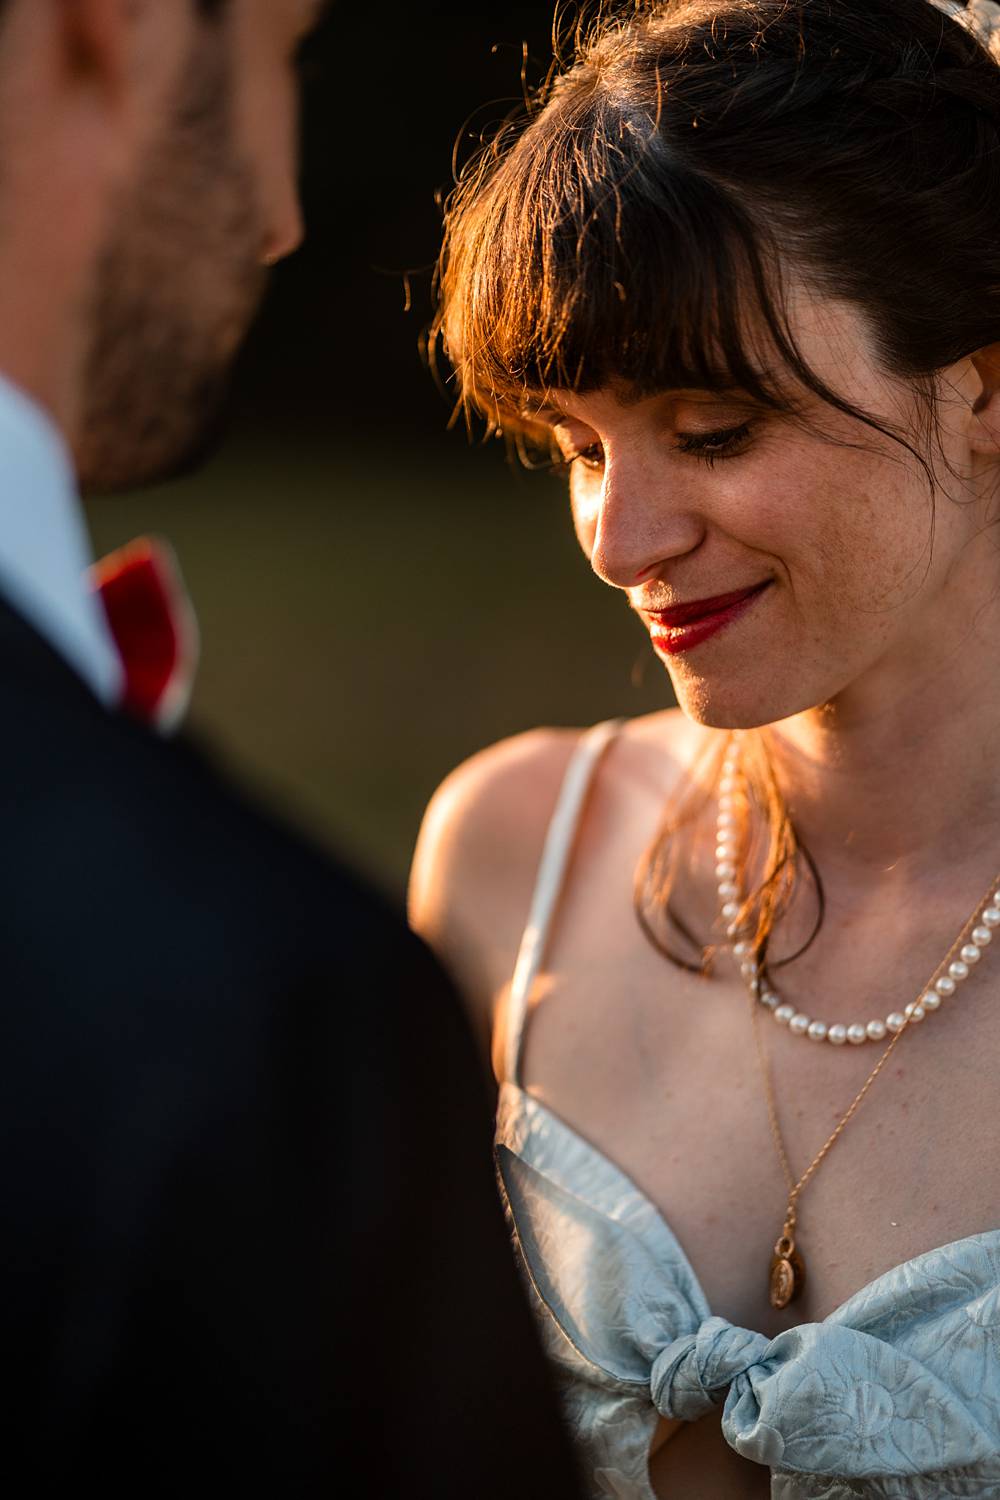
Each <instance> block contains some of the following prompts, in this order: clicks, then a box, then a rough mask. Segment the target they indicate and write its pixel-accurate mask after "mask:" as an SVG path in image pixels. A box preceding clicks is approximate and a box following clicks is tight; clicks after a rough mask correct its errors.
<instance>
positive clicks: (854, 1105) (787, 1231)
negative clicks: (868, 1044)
mask: <svg viewBox="0 0 1000 1500" xmlns="http://www.w3.org/2000/svg"><path fill="white" fill-rule="evenodd" d="M737 754H738V752H735V753H734V750H733V749H732V748H731V749H730V752H729V755H728V757H727V760H726V763H725V765H724V767H723V770H724V772H725V773H727V774H728V776H729V778H730V782H732V778H733V777H734V776H735V774H736V772H737V771H738V769H739V767H738V760H737V758H736V756H737ZM734 790H735V788H734V787H733V786H732V785H730V793H732V792H733V791H734ZM720 836H721V835H720ZM732 852H733V853H734V854H735V852H736V850H735V847H734V848H733V851H732ZM726 879H727V882H728V881H730V880H731V879H732V877H731V876H730V875H729V871H728V869H727V875H726ZM998 887H1000V875H998V876H997V877H996V879H994V880H993V881H991V882H990V886H989V891H988V894H987V896H986V897H984V899H983V900H982V901H979V902H977V903H976V905H975V907H974V908H973V911H972V915H971V916H970V917H969V919H968V921H967V922H966V923H965V926H964V927H963V928H962V930H961V932H960V933H959V934H958V937H957V938H956V939H955V941H954V943H953V944H952V945H951V947H950V948H949V950H948V953H947V954H946V956H945V958H944V960H943V961H942V962H941V963H940V964H938V966H937V967H936V968H935V970H934V974H932V975H931V978H930V980H929V981H928V984H927V986H925V989H924V991H921V995H924V994H925V992H926V990H929V989H930V988H931V986H932V985H933V984H934V979H935V976H936V975H937V974H939V973H940V972H941V971H942V970H946V969H947V967H948V965H949V963H950V962H951V961H952V960H953V959H954V957H955V955H956V954H958V953H959V952H960V951H961V949H962V948H963V946H964V945H965V944H966V942H967V939H968V937H969V934H970V933H971V932H972V930H973V928H975V927H976V924H977V923H978V922H980V921H981V916H982V910H983V907H984V905H989V907H990V909H992V904H993V900H994V897H995V895H996V892H997V888H998ZM720 894H723V893H721V892H720ZM725 894H728V891H727V892H726V893H725ZM730 899H731V898H730ZM728 935H729V936H730V938H735V939H736V940H737V941H738V940H739V932H738V930H733V924H730V928H729V929H728ZM983 946H985V944H984V945H983ZM740 967H741V969H742V971H743V973H744V976H745V978H746V979H747V982H748V984H747V987H748V990H749V993H750V1022H751V1026H752V1027H753V1036H754V1046H755V1049H756V1054H757V1064H758V1067H759V1069H760V1076H761V1082H762V1084H763V1087H764V1101H765V1104H766V1106H767V1120H768V1124H769V1125H770V1128H771V1137H772V1139H773V1141H774V1146H775V1150H776V1152H777V1155H778V1161H779V1162H780V1163H781V1170H782V1172H783V1174H784V1178H785V1183H786V1185H787V1188H788V1206H787V1208H786V1210H785V1221H784V1224H783V1226H782V1230H781V1234H780V1235H779V1236H778V1239H777V1241H776V1242H775V1246H774V1251H773V1253H772V1256H771V1265H770V1270H769V1272H768V1291H769V1295H770V1301H771V1306H772V1307H774V1308H778V1309H781V1308H785V1307H787V1306H788V1304H789V1303H790V1302H792V1301H794V1300H795V1298H796V1297H799V1296H801V1294H802V1291H803V1288H804V1286H805V1279H806V1269H805V1262H804V1260H803V1258H802V1254H801V1252H800V1250H799V1248H798V1245H797V1243H796V1228H797V1225H798V1201H799V1198H800V1196H801V1194H802V1192H803V1190H804V1189H805V1188H806V1187H807V1186H808V1184H809V1183H810V1182H811V1181H812V1179H813V1177H814V1176H815V1175H816V1173H817V1172H818V1171H819V1168H820V1167H821V1166H822V1164H823V1162H824V1161H825V1160H826V1158H827V1156H828V1155H829V1154H830V1152H831V1151H832V1150H833V1148H834V1146H835V1145H836V1143H837V1142H838V1141H839V1139H840V1137H841V1136H842V1135H843V1133H844V1131H845V1130H846V1129H847V1127H848V1125H849V1124H850V1122H851V1121H852V1120H853V1118H854V1116H855V1115H856V1114H857V1112H858V1110H859V1109H860V1107H861V1105H862V1103H863V1102H864V1100H865V1098H866V1097H867V1095H868V1093H869V1091H870V1090H871V1088H872V1086H873V1084H874V1083H875V1080H876V1078H877V1077H878V1076H879V1074H880V1073H881V1072H882V1069H883V1068H884V1067H885V1065H886V1063H887V1062H888V1061H889V1058H890V1057H891V1056H892V1054H893V1053H894V1052H895V1050H896V1048H897V1047H898V1046H899V1044H900V1042H901V1041H902V1040H903V1037H904V1035H905V1034H906V1032H907V1031H908V1030H909V1028H910V1027H911V1026H913V1025H916V1024H917V1022H918V1021H919V1020H920V1019H921V1017H922V1015H923V1010H922V1009H921V1008H920V1003H919V999H918V1000H915V1001H914V1002H913V1003H912V1004H911V1005H908V1006H907V1007H906V1009H905V1011H903V1012H901V1013H900V1015H901V1022H902V1024H901V1025H900V1027H899V1029H898V1030H897V1031H896V1032H895V1034H894V1035H893V1037H892V1039H891V1041H890V1042H889V1044H888V1046H887V1047H886V1048H885V1051H884V1052H883V1053H882V1056H881V1057H880V1058H879V1060H878V1062H877V1063H876V1064H875V1066H874V1068H872V1070H871V1072H870V1073H869V1075H868V1077H867V1078H866V1079H865V1081H864V1083H863V1084H862V1085H861V1088H860V1089H859V1090H858V1092H857V1093H856V1094H855V1096H854V1098H853V1099H852V1100H851V1103H850V1104H849V1105H848V1107H847V1109H846V1110H845V1111H844V1113H843V1114H842V1115H841V1117H840V1119H839V1120H838V1121H837V1124H836V1125H835V1126H834V1128H833V1131H832V1132H831V1134H830V1136H829V1137H828V1139H827V1140H826V1141H825V1142H824V1143H823V1145H822V1146H821V1147H820V1149H819V1151H817V1153H816V1155H815V1156H814V1157H813V1159H812V1161H811V1162H810V1163H809V1165H808V1167H806V1170H805V1171H804V1172H803V1173H802V1176H801V1177H800V1178H798V1180H797V1181H796V1178H795V1173H794V1172H793V1171H792V1165H791V1162H790V1161H789V1157H788V1150H787V1148H786V1146H785V1142H784V1137H783V1136H782V1133H781V1126H780V1124H779V1122H778V1106H777V1101H776V1099H775V1094H774V1084H773V1081H772V1078H771V1068H770V1064H769V1062H768V1057H767V1052H766V1049H765V1046H764V1038H763V1036H762V1035H761V1029H760V1024H759V1015H760V1005H759V998H760V985H759V982H758V972H757V966H756V964H755V963H750V964H749V965H748V964H746V963H745V962H743V963H741V964H740ZM952 989H954V986H952Z"/></svg>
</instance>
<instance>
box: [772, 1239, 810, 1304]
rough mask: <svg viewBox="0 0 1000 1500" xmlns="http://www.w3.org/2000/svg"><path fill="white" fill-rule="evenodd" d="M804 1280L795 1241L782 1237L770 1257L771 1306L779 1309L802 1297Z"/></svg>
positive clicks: (803, 1267) (804, 1272) (803, 1270)
mask: <svg viewBox="0 0 1000 1500" xmlns="http://www.w3.org/2000/svg"><path fill="white" fill-rule="evenodd" d="M805 1280H806V1268H805V1266H804V1264H803V1262H802V1257H801V1255H799V1254H798V1252H797V1251H796V1249H795V1241H794V1240H792V1239H791V1238H790V1237H789V1236H787V1235H782V1237H781V1239H780V1240H779V1241H778V1243H777V1244H776V1245H775V1247H774V1255H773V1256H772V1257H771V1281H770V1294H771V1306H772V1307H775V1308H778V1309H781V1308H783V1307H787V1306H788V1304H789V1303H790V1302H794V1301H795V1299H796V1297H800V1296H801V1295H802V1289H803V1287H804V1286H805Z"/></svg>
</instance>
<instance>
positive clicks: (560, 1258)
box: [496, 724, 1000, 1500]
mask: <svg viewBox="0 0 1000 1500" xmlns="http://www.w3.org/2000/svg"><path fill="white" fill-rule="evenodd" d="M616 728H617V726H616V725H614V724H611V725H600V726H598V727H597V729H596V730H592V731H590V732H589V733H588V734H587V735H585V736H584V737H583V739H582V741H581V744H580V748H579V749H578V751H577V752H576V755H575V757H574V759H573V761H572V762H571V764H570V767H569V770H568V772H567V777H566V781H565V783H564V786H563V791H562V794H561V797H560V800H559V803H558V805H557V808H556V812H555V815H554V817H553V820H552V825H551V827H550V830H549V835H548V840H547V842H546V847H545V852H544V854H543V857H542V863H541V867H540V870H539V879H538V885H537V888H536V892H535V899H534V903H533V906H532V911H531V917H530V919H529V923H528V928H527V930H526V932H525V936H524V942H523V944H522V947H521V953H520V956H519V959H518V966H517V970H516V972H515V976H514V982H513V987H512V992H511V1001H510V1024H509V1033H508V1041H507V1056H506V1070H505V1078H506V1080H507V1081H506V1082H505V1083H504V1084H503V1085H502V1087H501V1094H500V1108H499V1112H498V1117H497V1138H496V1153H497V1167H498V1175H499V1181H500V1187H501V1193H502V1195H503V1198H504V1201H505V1205H506V1208H507V1213H508V1220H509V1223H510V1227H511V1231H512V1234H513V1237H514V1242H515V1246H516V1250H517V1253H518V1256H519V1259H520V1261H521V1264H522V1269H523V1271H524V1273H525V1276H526V1279H527V1284H528V1288H529V1295H530V1297H531V1300H532V1302H533V1304H534V1306H535V1310H536V1312H537V1314H538V1318H539V1321H540V1324H541V1329H542V1334H543V1338H544V1341H545V1345H546V1348H547V1350H548V1353H549V1355H550V1357H551V1359H552V1360H553V1362H554V1364H555V1367H556V1371H557V1376H558V1380H559V1385H560V1388H561V1392H562V1396H563V1400H564V1408H565V1411H566V1414H567V1416H568V1419H569V1422H570V1427H571V1430H572V1432H573V1434H574V1436H575V1439H576V1442H577V1445H578V1450H579V1454H580V1458H581V1461H582V1466H583V1472H584V1477H585V1481H586V1483H587V1485H588V1491H589V1494H590V1495H591V1496H593V1497H602V1500H605V1497H609V1496H610V1497H614V1500H652V1496H653V1491H652V1489H651V1488H650V1484H649V1477H648V1458H649V1446H650V1442H651V1439H652V1436H653V1432H654V1430H655V1428H656V1425H657V1422H658V1420H659V1418H660V1417H661V1416H664V1417H671V1418H681V1419H683V1420H685V1421H693V1420H695V1419H696V1418H698V1417H701V1416H703V1415H704V1414H705V1413H706V1412H708V1411H709V1410H710V1409H711V1408H712V1407H713V1406H715V1405H717V1404H722V1406H723V1418H722V1430H723V1433H724V1435H725V1437H726V1440H727V1441H728V1442H729V1443H730V1444H731V1446H732V1447H733V1448H734V1449H735V1450H736V1452H737V1453H740V1454H742V1455H743V1456H744V1458H748V1459H752V1460H754V1461H755V1462H757V1463H759V1464H762V1465H764V1466H766V1467H767V1468H769V1469H770V1471H771V1495H772V1500H855V1497H864V1500H952V1497H959V1496H961V1497H962V1500H998V1497H1000V1230H998V1231H991V1232H990V1233H988V1234H980V1235H974V1236H972V1237H971V1238H969V1239H964V1240H958V1241H956V1242H955V1243H954V1244H950V1245H945V1246H943V1247H942V1248H941V1249H939V1250H932V1251H930V1252H929V1254H926V1255H921V1256H919V1257H917V1259H915V1260H910V1261H907V1262H906V1263H905V1264H903V1265H901V1266H897V1267H896V1268H895V1269H894V1270H892V1271H889V1272H887V1274H886V1275H884V1276H880V1277H879V1278H878V1280H877V1281H873V1282H872V1283H871V1284H870V1285H869V1286H867V1287H865V1288H863V1289H862V1290H861V1291H860V1292H858V1293H856V1295H855V1296H853V1297H851V1298H850V1299H849V1301H847V1302H845V1303H844V1304H843V1305H842V1306H841V1307H839V1308H838V1309H837V1310H836V1312H834V1313H831V1315H830V1316H829V1317H828V1318H825V1319H824V1320H823V1322H821V1323H805V1324H802V1325H800V1326H799V1327H797V1328H792V1329H788V1330H787V1331H786V1332H784V1333H781V1334H779V1335H778V1337H777V1338H774V1339H768V1338H766V1337H765V1336H764V1335H763V1334H760V1333H754V1332H753V1331H752V1330H750V1329H747V1328H737V1327H735V1326H734V1325H733V1324H731V1323H728V1322H727V1321H726V1320H725V1319H724V1318H717V1317H713V1316H712V1312H711V1308H710V1307H709V1306H708V1303H707V1302H706V1300H705V1295H704V1293H703V1291H702V1289H701V1287H700V1286H699V1284H698V1278H697V1277H696V1275H695V1273H694V1271H693V1270H692V1268H691V1266H690V1265H689V1264H688V1261H687V1259H686V1257H685V1255H684V1252H683V1250H682V1249H681V1247H680V1245H679V1244H678V1242H677V1240H676V1239H675V1237H674V1235H673V1234H672V1232H671V1230H670V1227H669V1225H668V1224H666V1223H665V1221H664V1220H663V1218H662V1217H661V1215H660V1213H659V1212H658V1210H657V1209H656V1208H654V1206H653V1204H652V1203H651V1202H650V1201H649V1199H648V1198H646V1197H645V1196H644V1194H643V1193H641V1192H640V1191H639V1189H638V1188H637V1187H636V1185H635V1183H633V1182H632V1181H631V1180H630V1179H629V1178H628V1177H626V1176H625V1174H624V1173H623V1172H621V1171H620V1170H619V1169H618V1168H617V1167H616V1166H615V1165H614V1164H613V1163H612V1162H611V1161H609V1160H608V1158H607V1157H606V1156H604V1155H602V1153H601V1152H599V1151H598V1150H596V1149H595V1147H593V1146H591V1145H590V1144H589V1143H588V1142H587V1141H586V1140H584V1139H583V1137H582V1136H580V1135H578V1134H577V1133H576V1131H574V1130H572V1129H571V1128H570V1127H569V1126H568V1125H567V1124H565V1123H564V1122H563V1121H562V1120H560V1119H559V1118H558V1117H557V1116H556V1115H555V1114H553V1113H552V1111H551V1110H550V1109H548V1108H546V1106H545V1105H543V1104H542V1103H541V1102H540V1101H539V1100H537V1099H534V1098H532V1097H531V1096H530V1095H529V1094H527V1093H525V1092H524V1090H523V1088H522V1087H521V1083H520V1054H521V1039H522V1036H523V1031H524V1021H525V1016H526V1013H527V1002H528V996H529V992H530V990H531V986H532V983H533V981H534V978H535V975H536V974H537V972H538V969H539V966H540V964H541V962H542V959H543V957H544V947H545V939H546V934H547V932H548V928H549V925H550V922H551V917H552V913H553V910H554V908H555V904H556V901H557V899H558V895H559V891H560V888H561V886H562V881H563V875H564V872H565V868H566V864H567V860H568V857H569V852H570V849H571V847H572V842H573V836H574V833H575V830H576V827H577V824H578V822H579V818H580V814H581V811H582V808H583V804H584V801H585V798H586V794H587V789H588V786H589V784H590V781H591V778H592V775H593V771H594V768H595V766H596V765H597V763H598V761H599V759H600V755H601V753H602V751H603V749H604V748H605V746H606V745H607V743H608V742H609V740H610V739H611V737H612V736H613V735H614V733H615V730H616ZM677 1500H696V1497H693V1496H687V1495H685V1496H678V1497H677ZM697 1500H708V1497H701V1496H699V1497H697ZM712 1500H715V1497H712Z"/></svg>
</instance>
